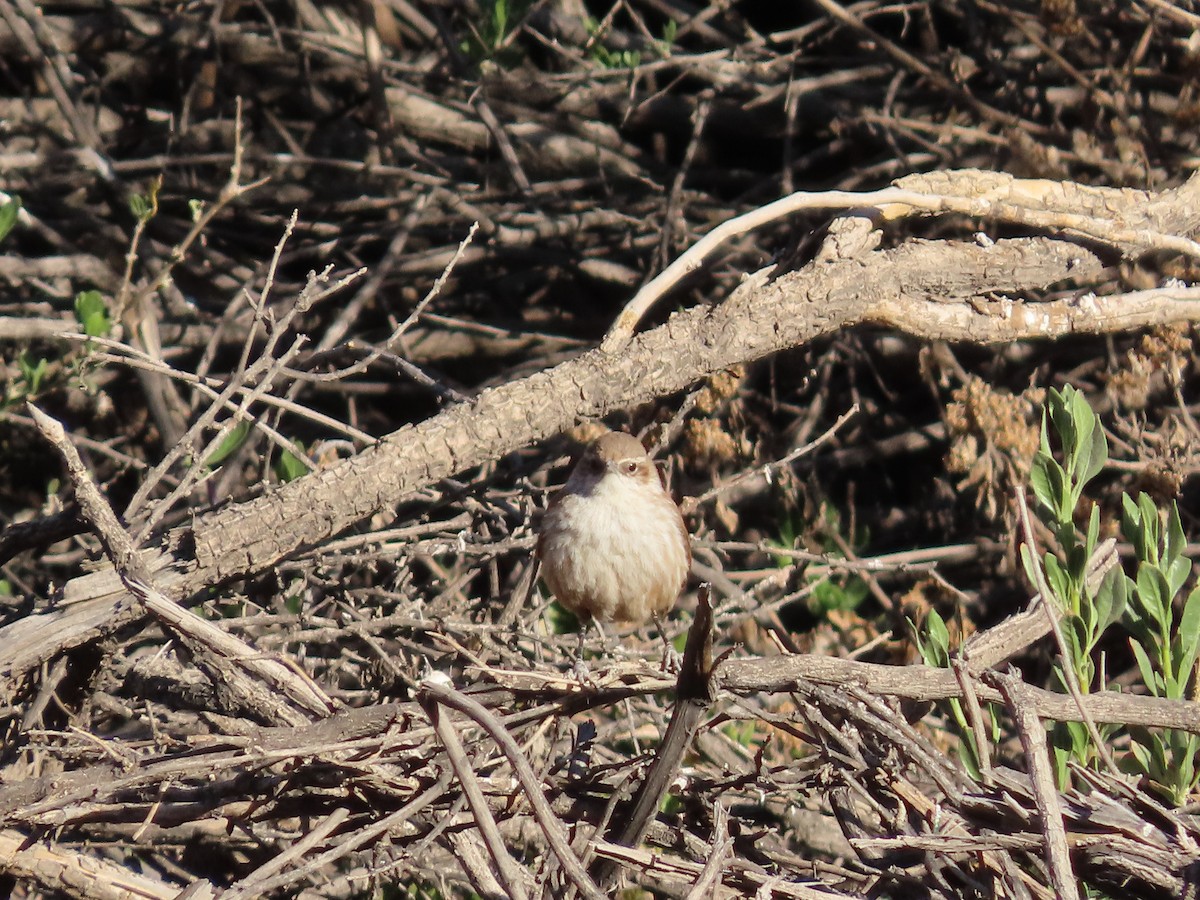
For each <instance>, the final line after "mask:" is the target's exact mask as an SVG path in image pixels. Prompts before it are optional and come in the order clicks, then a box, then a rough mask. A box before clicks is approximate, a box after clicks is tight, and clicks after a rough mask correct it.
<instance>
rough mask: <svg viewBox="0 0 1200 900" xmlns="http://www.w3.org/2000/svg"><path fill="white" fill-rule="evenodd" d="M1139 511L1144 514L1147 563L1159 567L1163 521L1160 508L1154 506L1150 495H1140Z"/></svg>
mask: <svg viewBox="0 0 1200 900" xmlns="http://www.w3.org/2000/svg"><path fill="white" fill-rule="evenodd" d="M1138 510H1139V511H1140V512H1141V514H1142V527H1143V528H1144V529H1145V530H1146V556H1145V557H1144V558H1145V559H1146V561H1147V562H1150V563H1153V564H1154V565H1156V566H1157V565H1158V563H1159V560H1160V558H1161V557H1160V556H1159V547H1160V546H1161V542H1160V541H1159V531H1160V528H1161V521H1160V519H1159V515H1158V507H1156V506H1155V505H1154V501H1153V500H1152V499H1151V498H1150V495H1149V494H1138Z"/></svg>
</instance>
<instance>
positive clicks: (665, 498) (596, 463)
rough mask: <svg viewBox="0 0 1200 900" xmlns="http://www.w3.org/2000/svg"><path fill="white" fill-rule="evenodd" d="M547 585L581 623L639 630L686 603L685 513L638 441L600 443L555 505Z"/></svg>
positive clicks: (546, 523) (622, 437)
mask: <svg viewBox="0 0 1200 900" xmlns="http://www.w3.org/2000/svg"><path fill="white" fill-rule="evenodd" d="M537 553H538V557H539V558H540V559H541V561H542V578H543V579H544V580H545V582H546V585H547V587H549V588H550V590H551V591H552V592H553V593H554V596H555V597H556V598H558V601H559V602H560V603H561V604H562V605H563V606H565V607H566V608H567V609H569V610H571V612H573V613H575V615H576V616H578V617H579V619H580V620H581V624H584V623H586V621H587V619H589V618H592V619H595V620H596V621H597V622H618V623H629V624H634V625H640V624H642V623H643V622H645V621H646V620H647V619H649V618H654V619H655V620H657V619H658V618H659V617H660V616H662V615H663V614H664V613H667V612H669V611H670V610H671V608H672V607H673V606H674V605H675V601H676V600H678V599H679V594H680V592H681V591H682V590H683V586H684V584H685V583H686V581H687V575H688V569H689V567H690V565H691V557H692V554H691V547H690V546H689V543H688V534H687V528H686V527H685V526H684V524H683V516H682V515H681V514H680V512H679V507H678V506H677V505H676V504H675V501H674V500H672V499H671V495H670V494H668V493H667V490H666V488H664V487H663V484H662V481H661V480H660V479H659V475H658V470H657V469H656V468H655V467H654V462H653V461H652V460H651V459H650V457H649V456H647V455H646V450H645V448H644V447H642V445H641V442H640V441H638V439H637V438H635V437H633V435H629V434H624V433H622V432H618V431H613V432H610V433H608V434H606V435H603V436H602V437H600V438H598V439H597V440H596V441H595V442H593V443H592V445H591V446H590V447H588V449H587V452H586V453H584V454H583V457H582V458H581V459H580V460H579V463H578V465H576V466H575V469H574V471H572V472H571V477H570V478H568V479H567V483H566V485H564V486H563V488H562V490H561V491H559V492H558V494H556V495H555V497H554V499H553V500H551V501H550V506H549V508H548V509H547V510H546V515H545V518H543V519H542V527H541V533H540V534H539V535H538V547H537Z"/></svg>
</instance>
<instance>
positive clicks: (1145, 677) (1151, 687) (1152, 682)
mask: <svg viewBox="0 0 1200 900" xmlns="http://www.w3.org/2000/svg"><path fill="white" fill-rule="evenodd" d="M1129 647H1130V649H1132V650H1133V656H1134V658H1135V659H1136V660H1137V665H1138V671H1139V672H1141V673H1142V684H1144V685H1145V686H1146V690H1148V691H1150V693H1152V694H1154V696H1156V697H1157V696H1159V693H1158V687H1159V684H1158V678H1157V677H1156V673H1155V671H1154V664H1153V663H1151V662H1150V657H1149V656H1148V655H1147V653H1146V649H1145V648H1144V647H1143V646H1142V645H1141V644H1140V643H1138V642H1137V641H1133V640H1131V641H1130V642H1129Z"/></svg>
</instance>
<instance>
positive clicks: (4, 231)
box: [0, 197, 21, 241]
mask: <svg viewBox="0 0 1200 900" xmlns="http://www.w3.org/2000/svg"><path fill="white" fill-rule="evenodd" d="M20 214H21V198H20V197H13V198H11V199H10V200H9V201H8V202H7V203H5V204H4V205H3V206H0V241H2V240H4V239H5V238H6V237H8V233H9V232H10V231H12V230H13V226H15V225H16V224H17V217H18V216H20Z"/></svg>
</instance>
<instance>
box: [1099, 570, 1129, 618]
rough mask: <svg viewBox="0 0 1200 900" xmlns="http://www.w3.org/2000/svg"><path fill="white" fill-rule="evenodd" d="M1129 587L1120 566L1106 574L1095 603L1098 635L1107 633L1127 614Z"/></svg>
mask: <svg viewBox="0 0 1200 900" xmlns="http://www.w3.org/2000/svg"><path fill="white" fill-rule="evenodd" d="M1127 585H1128V578H1127V576H1126V575H1125V572H1124V571H1123V570H1122V569H1121V567H1120V566H1114V567H1113V568H1111V569H1109V570H1108V572H1107V573H1105V576H1104V580H1103V581H1102V582H1100V589H1099V590H1098V591H1097V592H1096V597H1095V601H1094V605H1095V609H1096V626H1097V634H1100V633H1102V632H1104V631H1107V630H1108V627H1109V626H1110V625H1112V624H1113V623H1114V622H1116V621H1117V620H1118V619H1120V618H1121V616H1123V615H1124V614H1125V606H1126V602H1127V599H1128V598H1127V595H1126V588H1127Z"/></svg>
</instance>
